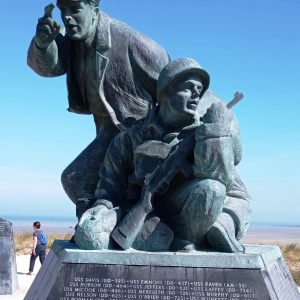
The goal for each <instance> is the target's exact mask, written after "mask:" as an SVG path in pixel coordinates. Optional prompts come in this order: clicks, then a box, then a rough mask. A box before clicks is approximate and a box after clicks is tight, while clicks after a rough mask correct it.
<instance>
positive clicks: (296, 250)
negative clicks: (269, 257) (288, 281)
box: [280, 244, 300, 286]
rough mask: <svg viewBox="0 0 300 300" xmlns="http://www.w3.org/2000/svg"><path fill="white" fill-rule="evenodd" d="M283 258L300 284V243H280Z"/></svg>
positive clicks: (299, 284)
mask: <svg viewBox="0 0 300 300" xmlns="http://www.w3.org/2000/svg"><path fill="white" fill-rule="evenodd" d="M280 249H281V252H282V254H283V258H284V260H285V262H286V264H287V266H288V268H289V270H290V271H291V274H292V276H293V278H294V280H295V282H296V284H297V285H298V286H300V246H299V245H298V244H289V245H280Z"/></svg>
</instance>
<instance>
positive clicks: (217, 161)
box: [75, 58, 251, 252]
mask: <svg viewBox="0 0 300 300" xmlns="http://www.w3.org/2000/svg"><path fill="white" fill-rule="evenodd" d="M208 87H209V75H208V73H207V72H206V71H205V70H203V69H202V68H201V67H200V65H199V64H198V63H197V62H195V61H194V60H192V59H187V58H184V59H178V60H175V61H173V62H171V63H169V64H168V65H167V66H166V67H165V68H164V69H163V70H162V72H161V74H160V76H159V79H158V89H157V99H158V103H159V105H158V106H156V107H155V108H154V109H152V110H151V111H150V112H149V114H148V115H147V117H145V118H144V119H142V120H140V121H138V122H137V123H136V124H134V125H133V126H132V127H131V128H130V129H129V130H127V131H125V132H122V133H120V134H119V135H117V136H116V137H115V138H114V140H113V141H112V143H111V145H110V147H109V148H108V151H107V153H106V156H105V160H104V164H103V166H102V168H101V170H100V181H99V183H98V187H97V190H96V193H95V195H96V198H97V199H98V200H97V201H96V203H95V204H94V207H93V208H91V209H89V210H88V211H87V212H86V213H84V214H83V216H82V217H81V220H80V222H79V224H78V227H77V229H76V234H75V241H76V243H77V244H78V245H79V247H81V248H85V249H105V248H113V247H116V243H117V244H119V245H120V246H121V247H122V248H124V249H128V248H130V247H133V248H135V249H137V250H147V251H163V250H173V251H178V250H179V251H192V250H202V249H207V248H213V249H215V250H217V251H224V252H243V250H244V248H243V246H242V244H241V243H240V239H241V238H242V236H243V235H244V234H245V231H246V230H247V228H248V225H249V219H250V213H251V210H250V201H251V198H250V196H249V195H248V193H247V191H246V188H245V187H244V185H243V183H242V182H241V180H240V178H239V176H238V174H237V171H236V169H235V166H236V165H237V164H238V163H239V162H240V160H241V152H242V149H241V137H240V131H239V128H238V125H237V121H236V119H235V117H234V116H233V114H232V112H231V110H229V109H228V108H227V107H226V106H225V104H224V103H222V101H221V100H220V102H217V103H213V104H212V105H211V103H209V102H202V101H201V98H202V96H203V94H204V93H205V92H206V90H207V89H208ZM204 111H206V113H205V114H204V115H203V112H204ZM201 112H202V113H201ZM111 232H113V233H112V234H111ZM115 242H116V243H115Z"/></svg>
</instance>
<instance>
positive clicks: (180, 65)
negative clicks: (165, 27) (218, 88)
mask: <svg viewBox="0 0 300 300" xmlns="http://www.w3.org/2000/svg"><path fill="white" fill-rule="evenodd" d="M186 73H192V74H198V75H199V76H200V78H201V80H202V85H203V90H202V92H201V94H200V98H201V97H202V96H203V94H204V93H205V92H206V91H207V89H208V87H209V82H210V76H209V74H208V73H207V72H206V71H205V70H204V69H202V68H201V66H200V65H199V64H198V63H197V62H196V61H195V60H193V59H191V58H179V59H176V60H173V61H171V62H169V63H168V64H167V65H166V66H165V67H164V68H163V70H162V71H161V73H160V75H159V77H158V82H157V102H158V104H161V99H160V98H161V96H162V94H163V92H164V90H165V89H166V88H167V87H168V86H169V85H170V84H171V83H172V82H173V81H174V80H175V79H177V78H179V77H180V76H182V75H184V74H186Z"/></svg>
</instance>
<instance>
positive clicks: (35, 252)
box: [27, 222, 48, 275]
mask: <svg viewBox="0 0 300 300" xmlns="http://www.w3.org/2000/svg"><path fill="white" fill-rule="evenodd" d="M40 228H41V223H40V222H34V223H33V230H34V232H33V248H32V254H31V257H30V265H29V272H28V273H27V275H32V272H33V269H34V264H35V260H36V258H37V257H38V256H39V258H40V262H41V265H42V264H43V262H44V260H45V257H46V244H47V242H48V238H47V236H46V235H45V234H44V233H43V231H41V230H40Z"/></svg>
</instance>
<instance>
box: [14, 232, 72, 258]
mask: <svg viewBox="0 0 300 300" xmlns="http://www.w3.org/2000/svg"><path fill="white" fill-rule="evenodd" d="M71 237H72V234H71V233H68V234H50V235H48V243H47V245H46V250H47V253H48V252H49V250H50V248H51V246H52V244H53V243H54V241H55V240H70V239H71ZM14 242H15V251H16V255H27V254H31V252H32V246H33V236H32V232H22V233H16V234H14Z"/></svg>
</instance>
